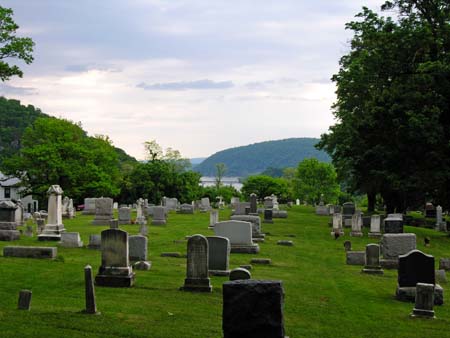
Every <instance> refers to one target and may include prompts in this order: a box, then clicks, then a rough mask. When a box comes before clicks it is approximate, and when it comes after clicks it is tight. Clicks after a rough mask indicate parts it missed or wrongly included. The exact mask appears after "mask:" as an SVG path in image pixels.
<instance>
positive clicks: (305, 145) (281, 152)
mask: <svg viewBox="0 0 450 338" xmlns="http://www.w3.org/2000/svg"><path fill="white" fill-rule="evenodd" d="M318 141H319V140H318V139H315V138H290V139H285V140H278V141H267V142H261V143H255V144H251V145H248V146H243V147H237V148H230V149H226V150H222V151H219V152H217V153H215V154H214V155H212V156H210V157H208V158H207V159H206V160H204V161H203V162H202V163H201V164H199V165H198V166H196V167H195V169H194V170H196V171H198V172H199V173H201V174H202V175H205V176H214V175H215V173H216V167H215V165H216V164H217V163H225V165H226V167H227V170H226V173H225V175H226V176H248V175H252V174H258V173H261V172H263V171H264V170H266V169H267V168H269V167H272V168H285V167H294V166H297V164H298V163H299V162H300V161H302V160H303V159H305V158H311V157H312V158H317V159H318V160H319V161H323V162H330V157H329V156H328V155H327V154H326V153H325V152H323V151H320V150H317V149H316V148H315V147H314V146H315V144H316V143H317V142H318Z"/></svg>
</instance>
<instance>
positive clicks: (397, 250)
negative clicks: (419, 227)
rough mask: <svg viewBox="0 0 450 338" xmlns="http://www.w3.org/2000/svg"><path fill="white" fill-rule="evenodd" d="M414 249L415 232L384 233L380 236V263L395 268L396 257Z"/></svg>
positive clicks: (396, 263) (396, 265)
mask: <svg viewBox="0 0 450 338" xmlns="http://www.w3.org/2000/svg"><path fill="white" fill-rule="evenodd" d="M415 249H416V234H410V233H407V234H384V235H383V236H382V238H381V250H382V254H383V260H382V261H381V265H382V266H383V267H384V268H386V269H396V268H397V267H398V257H399V256H400V255H405V254H407V253H408V252H410V251H411V250H415Z"/></svg>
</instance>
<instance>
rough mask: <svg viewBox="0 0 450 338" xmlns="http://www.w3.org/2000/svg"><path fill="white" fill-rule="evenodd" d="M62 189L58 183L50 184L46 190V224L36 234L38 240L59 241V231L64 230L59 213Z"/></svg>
mask: <svg viewBox="0 0 450 338" xmlns="http://www.w3.org/2000/svg"><path fill="white" fill-rule="evenodd" d="M62 194H63V190H62V189H61V187H60V186H59V185H52V186H50V188H49V189H48V190H47V195H48V217H47V224H46V225H45V227H44V230H42V233H41V234H40V235H39V236H38V240H40V241H60V240H61V233H63V232H65V231H66V229H64V224H63V222H62V213H61V203H62V200H61V195H62Z"/></svg>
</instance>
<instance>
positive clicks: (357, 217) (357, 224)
mask: <svg viewBox="0 0 450 338" xmlns="http://www.w3.org/2000/svg"><path fill="white" fill-rule="evenodd" d="M361 227H362V218H361V214H359V213H356V214H353V216H352V231H351V232H350V236H353V237H362V236H363V233H362V231H361Z"/></svg>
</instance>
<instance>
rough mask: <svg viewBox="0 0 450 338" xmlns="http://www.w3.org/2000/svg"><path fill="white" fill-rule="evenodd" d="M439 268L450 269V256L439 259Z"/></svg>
mask: <svg viewBox="0 0 450 338" xmlns="http://www.w3.org/2000/svg"><path fill="white" fill-rule="evenodd" d="M439 269H440V270H445V271H450V258H441V259H439Z"/></svg>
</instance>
